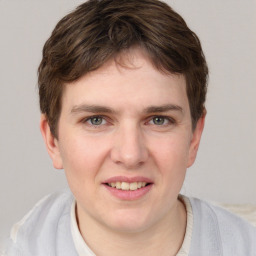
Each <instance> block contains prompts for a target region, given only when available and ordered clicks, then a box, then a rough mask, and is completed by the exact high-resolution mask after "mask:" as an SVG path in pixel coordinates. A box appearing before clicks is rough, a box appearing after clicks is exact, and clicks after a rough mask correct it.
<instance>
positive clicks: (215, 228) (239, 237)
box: [189, 198, 256, 256]
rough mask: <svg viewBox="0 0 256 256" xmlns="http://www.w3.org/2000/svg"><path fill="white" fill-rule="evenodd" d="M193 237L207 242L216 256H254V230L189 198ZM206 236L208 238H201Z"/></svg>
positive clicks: (229, 215)
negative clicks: (215, 251)
mask: <svg viewBox="0 0 256 256" xmlns="http://www.w3.org/2000/svg"><path fill="white" fill-rule="evenodd" d="M189 201H190V203H191V206H192V211H193V218H194V232H193V233H194V235H195V236H196V237H197V239H201V241H202V242H204V241H208V242H209V243H211V245H212V246H215V249H217V250H218V252H219V254H217V255H248V256H249V255H256V228H255V227H253V226H252V225H251V224H249V223H248V222H247V221H245V220H243V219H242V218H240V217H238V216H236V215H234V214H232V213H230V212H228V211H226V210H224V209H223V208H221V207H218V206H215V205H213V204H210V203H208V202H206V201H203V200H199V199H195V198H189ZM204 234H207V235H208V236H209V237H208V238H205V237H203V236H204Z"/></svg>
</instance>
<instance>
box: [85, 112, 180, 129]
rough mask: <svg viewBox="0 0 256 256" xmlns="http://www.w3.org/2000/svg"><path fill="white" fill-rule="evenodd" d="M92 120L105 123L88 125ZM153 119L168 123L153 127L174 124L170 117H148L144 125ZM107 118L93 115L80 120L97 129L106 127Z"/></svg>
mask: <svg viewBox="0 0 256 256" xmlns="http://www.w3.org/2000/svg"><path fill="white" fill-rule="evenodd" d="M93 118H99V119H102V122H105V123H104V124H102V123H100V124H99V125H96V124H92V122H90V123H89V121H92V120H93ZM154 118H159V119H164V122H165V121H167V122H168V123H167V124H159V125H157V124H155V123H153V124H152V125H155V126H159V127H160V126H168V125H174V124H176V120H175V119H174V118H172V117H168V116H162V115H155V116H151V117H149V118H148V119H147V120H148V121H147V122H146V124H150V122H151V121H152V122H154V121H153V120H154ZM107 119H108V118H107V117H106V116H101V115H95V116H89V117H87V118H85V119H83V120H82V123H87V124H89V126H91V127H94V128H99V127H100V126H102V125H106V124H107V123H108V122H109V121H108V120H107Z"/></svg>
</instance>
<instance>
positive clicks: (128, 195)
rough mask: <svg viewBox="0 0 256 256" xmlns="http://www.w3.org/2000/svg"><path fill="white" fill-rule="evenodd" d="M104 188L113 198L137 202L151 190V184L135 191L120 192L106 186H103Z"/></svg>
mask: <svg viewBox="0 0 256 256" xmlns="http://www.w3.org/2000/svg"><path fill="white" fill-rule="evenodd" d="M103 185H104V186H105V188H106V189H107V190H108V191H109V192H110V193H111V194H112V195H113V196H115V197H117V198H119V199H122V200H128V201H132V200H137V199H140V198H142V197H143V196H145V195H146V194H147V193H148V192H149V191H150V190H151V188H152V186H153V184H149V185H147V186H146V187H143V188H139V189H136V190H121V189H116V188H112V187H110V186H108V185H106V184H103Z"/></svg>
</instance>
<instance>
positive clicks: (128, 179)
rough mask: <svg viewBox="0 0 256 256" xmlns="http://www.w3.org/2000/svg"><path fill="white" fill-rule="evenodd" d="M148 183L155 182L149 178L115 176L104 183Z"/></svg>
mask: <svg viewBox="0 0 256 256" xmlns="http://www.w3.org/2000/svg"><path fill="white" fill-rule="evenodd" d="M118 181H119V182H127V183H132V182H140V181H141V182H146V183H153V181H152V180H151V179H149V178H147V177H143V176H135V177H127V176H114V177H111V178H109V179H107V180H105V181H104V182H103V183H113V182H118Z"/></svg>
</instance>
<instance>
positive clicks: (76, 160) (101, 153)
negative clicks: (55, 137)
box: [61, 137, 106, 188]
mask: <svg viewBox="0 0 256 256" xmlns="http://www.w3.org/2000/svg"><path fill="white" fill-rule="evenodd" d="M61 148H62V149H63V150H62V151H61V155H62V160H63V168H64V170H65V173H66V176H67V180H68V182H69V185H70V186H71V187H77V188H78V187H81V186H84V185H85V184H86V186H90V184H94V183H96V182H97V173H98V171H99V169H100V166H101V164H102V162H103V161H104V157H105V155H106V149H105V148H104V147H102V146H100V145H98V143H97V140H95V139H86V140H83V139H82V138H81V137H80V138H76V137H72V138H70V139H66V140H65V141H64V142H63V145H62V147H61Z"/></svg>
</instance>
